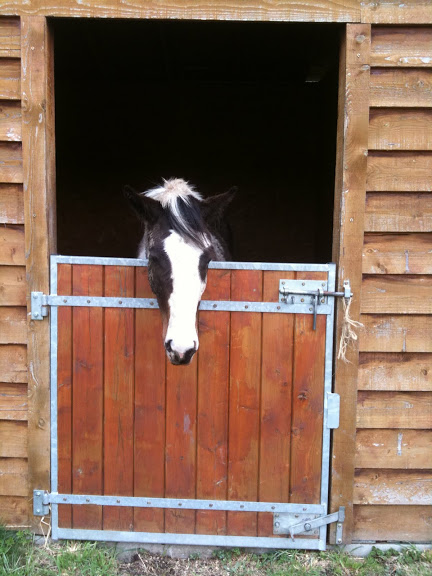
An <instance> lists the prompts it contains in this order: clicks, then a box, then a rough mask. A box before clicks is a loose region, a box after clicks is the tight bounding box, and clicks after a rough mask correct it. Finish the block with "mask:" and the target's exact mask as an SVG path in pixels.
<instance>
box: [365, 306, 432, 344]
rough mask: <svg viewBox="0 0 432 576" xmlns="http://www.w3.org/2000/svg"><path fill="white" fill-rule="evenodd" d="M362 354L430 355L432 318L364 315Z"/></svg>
mask: <svg viewBox="0 0 432 576" xmlns="http://www.w3.org/2000/svg"><path fill="white" fill-rule="evenodd" d="M360 319H361V321H362V323H363V326H364V328H363V329H361V330H360V331H359V340H360V351H361V352H432V338H431V336H430V335H431V317H430V316H426V315H418V316H410V315H402V316H399V315H398V316H391V315H385V314H363V315H362V316H361V318H360Z"/></svg>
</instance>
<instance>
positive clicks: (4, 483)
mask: <svg viewBox="0 0 432 576" xmlns="http://www.w3.org/2000/svg"><path fill="white" fill-rule="evenodd" d="M27 482H28V463H27V460H26V459H25V458H0V496H27V494H28V485H27Z"/></svg>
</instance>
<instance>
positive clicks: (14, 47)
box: [0, 18, 21, 58]
mask: <svg viewBox="0 0 432 576" xmlns="http://www.w3.org/2000/svg"><path fill="white" fill-rule="evenodd" d="M20 55H21V27H20V21H19V18H2V19H1V20H0V57H1V58H19V57H20Z"/></svg>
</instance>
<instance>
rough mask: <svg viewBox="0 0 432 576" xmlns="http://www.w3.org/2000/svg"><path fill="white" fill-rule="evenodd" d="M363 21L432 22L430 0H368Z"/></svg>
mask: <svg viewBox="0 0 432 576" xmlns="http://www.w3.org/2000/svg"><path fill="white" fill-rule="evenodd" d="M361 7H362V8H361V21H362V22H369V23H371V24H405V25H406V24H432V9H431V5H430V0H410V1H409V2H401V1H400V0H378V1H377V0H366V2H362V3H361Z"/></svg>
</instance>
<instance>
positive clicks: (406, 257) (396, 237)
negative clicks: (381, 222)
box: [362, 233, 432, 274]
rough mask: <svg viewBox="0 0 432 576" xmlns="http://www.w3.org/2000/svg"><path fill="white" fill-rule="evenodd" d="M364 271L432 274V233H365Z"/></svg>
mask: <svg viewBox="0 0 432 576" xmlns="http://www.w3.org/2000/svg"><path fill="white" fill-rule="evenodd" d="M362 271H363V274H432V233H428V234H365V237H364V245H363V264H362Z"/></svg>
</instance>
